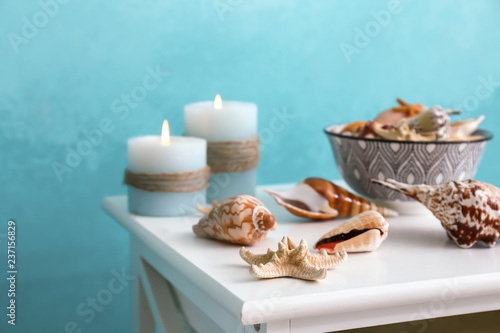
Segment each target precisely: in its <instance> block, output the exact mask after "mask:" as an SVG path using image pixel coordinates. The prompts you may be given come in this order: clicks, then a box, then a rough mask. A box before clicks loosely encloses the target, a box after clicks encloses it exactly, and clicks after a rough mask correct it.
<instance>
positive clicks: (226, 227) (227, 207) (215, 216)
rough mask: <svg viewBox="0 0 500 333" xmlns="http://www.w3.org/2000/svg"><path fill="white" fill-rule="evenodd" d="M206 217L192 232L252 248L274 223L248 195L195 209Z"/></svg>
mask: <svg viewBox="0 0 500 333" xmlns="http://www.w3.org/2000/svg"><path fill="white" fill-rule="evenodd" d="M196 208H197V209H198V210H199V211H200V212H201V213H204V214H207V215H205V216H204V217H203V218H201V219H200V221H199V222H198V224H195V225H193V232H194V233H195V234H196V235H197V236H199V237H203V238H213V239H216V240H219V241H222V242H226V243H233V244H242V245H253V244H255V243H257V242H260V241H261V240H263V239H264V238H265V237H266V235H267V232H268V231H269V230H274V229H276V228H277V226H278V225H277V224H276V220H275V218H274V216H273V215H272V214H271V212H269V210H268V209H267V208H266V207H264V204H263V203H262V202H260V201H259V200H258V199H256V198H254V197H252V196H250V195H238V196H234V197H231V198H228V199H225V200H223V201H222V202H221V203H219V204H217V202H215V201H214V202H213V204H212V208H211V209H210V208H208V209H207V208H203V207H200V206H197V207H196Z"/></svg>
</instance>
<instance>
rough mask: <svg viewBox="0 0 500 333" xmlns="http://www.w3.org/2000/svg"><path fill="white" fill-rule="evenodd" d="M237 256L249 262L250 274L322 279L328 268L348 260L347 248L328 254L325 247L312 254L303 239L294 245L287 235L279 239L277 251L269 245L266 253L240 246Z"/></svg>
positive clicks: (261, 276)
mask: <svg viewBox="0 0 500 333" xmlns="http://www.w3.org/2000/svg"><path fill="white" fill-rule="evenodd" d="M240 256H241V258H242V259H243V260H245V261H246V262H247V263H249V264H250V265H251V268H250V274H252V275H253V276H256V277H259V278H263V279H270V278H276V277H294V278H298V279H304V280H321V279H324V278H325V277H326V275H327V270H328V269H329V268H333V267H335V266H337V265H340V264H342V263H343V262H345V261H346V260H347V253H346V252H337V253H335V254H334V255H328V254H327V253H326V251H321V252H320V253H317V254H311V253H309V249H308V247H307V243H306V241H305V240H304V239H302V240H301V241H300V244H299V246H297V245H295V243H294V242H293V241H292V240H291V239H290V238H288V237H283V239H282V240H281V242H279V243H278V251H276V252H275V251H273V250H271V249H268V250H267V253H266V254H253V253H252V252H250V251H248V250H247V249H245V248H244V247H242V248H241V250H240Z"/></svg>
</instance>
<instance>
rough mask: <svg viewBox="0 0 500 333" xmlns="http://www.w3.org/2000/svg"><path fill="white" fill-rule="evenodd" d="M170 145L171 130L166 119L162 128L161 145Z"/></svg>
mask: <svg viewBox="0 0 500 333" xmlns="http://www.w3.org/2000/svg"><path fill="white" fill-rule="evenodd" d="M169 144H170V128H169V127H168V121H167V120H166V119H165V120H164V121H163V126H162V128H161V145H162V146H168V145H169Z"/></svg>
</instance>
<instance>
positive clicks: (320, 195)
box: [265, 178, 398, 220]
mask: <svg viewBox="0 0 500 333" xmlns="http://www.w3.org/2000/svg"><path fill="white" fill-rule="evenodd" d="M265 191H266V192H267V193H269V194H270V195H271V196H272V197H273V198H274V200H276V202H277V203H278V204H279V205H281V206H283V207H285V208H286V209H287V210H288V211H289V212H290V213H292V214H294V215H297V216H300V217H305V218H309V219H313V220H328V219H333V218H342V217H349V216H356V215H357V214H359V213H362V212H366V211H369V210H375V211H377V212H379V213H381V214H382V215H384V216H397V215H398V214H397V213H396V212H395V211H393V210H390V209H388V208H385V207H381V206H378V205H376V204H374V203H372V202H370V201H368V200H366V199H364V198H361V197H359V196H357V195H356V194H354V193H351V192H349V191H347V190H346V189H344V188H342V187H340V186H338V185H335V184H334V183H332V182H331V181H329V180H326V179H323V178H307V179H305V180H303V181H302V182H300V183H298V184H297V185H296V186H294V187H293V188H291V189H290V190H288V191H282V192H281V191H273V190H265Z"/></svg>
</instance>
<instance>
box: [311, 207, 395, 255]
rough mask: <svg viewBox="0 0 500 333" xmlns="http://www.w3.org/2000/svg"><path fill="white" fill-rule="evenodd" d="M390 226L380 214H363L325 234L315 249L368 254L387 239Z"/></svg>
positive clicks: (373, 212) (374, 212)
mask: <svg viewBox="0 0 500 333" xmlns="http://www.w3.org/2000/svg"><path fill="white" fill-rule="evenodd" d="M388 231H389V224H388V223H387V221H386V220H385V219H384V217H383V216H382V215H380V213H378V212H376V211H368V212H364V213H361V214H359V215H357V216H355V217H353V218H351V219H349V220H347V221H346V222H344V223H343V224H342V225H340V226H339V227H338V228H335V229H333V230H331V231H330V232H328V233H326V234H324V235H323V236H321V237H320V239H319V240H318V241H317V242H316V244H315V245H314V248H315V249H318V250H323V249H324V250H326V252H328V253H335V252H341V251H346V252H368V251H374V250H376V249H377V248H378V247H379V246H380V244H382V242H383V241H384V240H385V239H386V238H387V234H388Z"/></svg>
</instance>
